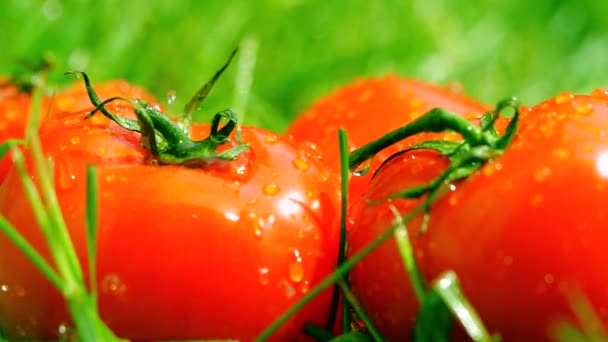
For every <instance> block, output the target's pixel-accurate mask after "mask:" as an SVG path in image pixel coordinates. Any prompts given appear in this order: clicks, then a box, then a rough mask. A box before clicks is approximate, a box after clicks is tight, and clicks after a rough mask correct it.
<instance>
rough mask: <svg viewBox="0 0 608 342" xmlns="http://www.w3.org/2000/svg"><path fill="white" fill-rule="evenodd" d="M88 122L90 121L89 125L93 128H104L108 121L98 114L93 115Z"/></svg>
mask: <svg viewBox="0 0 608 342" xmlns="http://www.w3.org/2000/svg"><path fill="white" fill-rule="evenodd" d="M90 120H91V123H92V124H93V125H95V126H104V127H105V126H107V124H108V119H107V118H106V117H105V116H103V115H100V114H97V115H93V116H92V117H91V119H90Z"/></svg>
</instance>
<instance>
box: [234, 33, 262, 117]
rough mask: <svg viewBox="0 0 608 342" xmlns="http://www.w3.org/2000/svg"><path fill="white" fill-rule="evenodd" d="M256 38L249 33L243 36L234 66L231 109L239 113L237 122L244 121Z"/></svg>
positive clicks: (253, 67) (255, 54) (254, 61)
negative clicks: (239, 53)
mask: <svg viewBox="0 0 608 342" xmlns="http://www.w3.org/2000/svg"><path fill="white" fill-rule="evenodd" d="M258 45H259V42H258V38H257V36H254V35H250V36H247V37H245V39H243V41H242V42H241V44H240V51H241V56H240V57H239V61H238V64H237V66H236V81H235V87H234V98H233V100H232V104H233V105H232V110H234V111H235V112H236V113H237V114H238V115H239V124H241V125H242V124H243V123H244V122H245V113H246V109H247V102H248V101H249V94H250V93H251V85H252V84H253V79H254V77H253V75H254V71H255V64H256V61H257V53H258Z"/></svg>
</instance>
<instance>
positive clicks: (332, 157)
mask: <svg viewBox="0 0 608 342" xmlns="http://www.w3.org/2000/svg"><path fill="white" fill-rule="evenodd" d="M435 107H443V108H445V109H447V110H450V111H453V112H455V113H458V114H462V115H468V116H478V115H480V114H482V113H484V112H485V111H487V110H488V109H489V108H488V107H487V106H486V105H483V104H480V103H477V102H475V101H474V100H472V99H469V98H468V97H466V96H465V95H463V94H460V93H456V92H454V91H452V90H450V89H447V88H441V87H437V86H434V85H430V84H425V83H421V82H419V81H414V80H407V79H402V78H399V77H397V76H395V75H389V76H387V77H384V78H379V79H370V80H357V81H356V82H355V83H353V84H351V85H349V86H347V87H345V88H342V89H338V90H337V91H336V92H334V93H333V94H330V95H328V96H326V97H325V98H322V99H321V100H319V101H317V102H316V103H315V104H313V105H312V107H311V108H310V109H308V110H306V111H305V112H304V113H302V114H301V115H300V116H299V117H298V118H297V119H296V121H295V122H294V123H293V124H292V126H291V127H290V128H289V130H288V132H287V134H288V135H291V136H293V138H294V139H295V141H297V142H301V143H308V144H309V145H310V144H313V146H314V147H315V148H316V149H317V151H318V152H317V154H318V155H320V158H321V159H322V160H324V161H325V162H326V163H327V164H328V165H330V167H332V168H333V169H334V170H339V168H340V159H339V157H340V154H339V145H338V128H340V127H343V128H345V129H346V130H347V133H348V139H349V141H348V144H349V149H350V150H353V149H355V148H358V147H361V146H362V145H365V144H366V143H368V142H370V141H372V140H375V139H377V138H378V137H380V136H382V135H383V134H385V133H388V132H389V131H391V130H393V129H395V128H397V127H401V126H403V125H405V124H407V123H408V122H410V121H412V120H413V119H416V118H418V117H419V116H420V115H422V114H424V113H426V112H427V111H429V110H431V109H433V108H435ZM452 136H453V135H451V134H448V135H446V139H450V138H451V137H452ZM421 140H422V137H421V136H416V137H412V138H410V139H407V140H404V141H402V142H401V143H400V144H397V145H394V146H392V147H391V148H388V149H386V150H384V151H382V152H381V153H379V154H377V155H376V157H375V158H374V160H373V163H372V165H370V166H371V171H373V170H375V169H376V168H377V167H378V166H380V164H382V162H383V161H384V160H386V159H387V158H388V157H389V156H390V155H392V154H393V153H395V152H397V151H399V150H402V149H405V148H408V147H410V146H412V145H413V144H415V143H417V142H419V141H421ZM372 174H373V172H368V173H367V174H366V175H364V176H361V177H353V178H352V179H351V180H350V184H349V196H350V199H353V200H354V199H356V198H358V197H359V196H360V195H361V193H363V191H364V190H365V188H366V187H367V184H368V183H369V180H370V178H371V175H372Z"/></svg>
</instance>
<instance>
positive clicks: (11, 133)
mask: <svg viewBox="0 0 608 342" xmlns="http://www.w3.org/2000/svg"><path fill="white" fill-rule="evenodd" d="M96 89H97V91H98V95H99V96H100V98H101V100H105V99H107V98H109V97H110V96H115V95H122V96H125V97H132V98H143V99H145V100H147V101H148V102H150V103H153V104H155V105H158V104H157V102H156V100H154V98H153V97H152V96H151V95H149V94H148V93H147V92H146V91H145V90H143V89H142V88H140V87H136V86H133V85H131V84H129V83H127V82H126V81H120V80H117V81H112V82H107V83H102V84H99V85H98V86H97V87H96ZM30 102H31V94H30V93H27V92H21V91H19V89H18V88H17V87H16V86H15V85H14V84H12V83H10V81H9V80H8V79H6V80H4V79H0V144H1V143H4V142H5V141H6V140H8V139H23V138H24V136H25V127H26V125H27V120H28V117H29V113H30ZM49 105H51V108H49ZM92 109H94V106H93V105H91V101H90V100H89V98H88V96H87V92H86V89H85V87H84V86H83V85H82V83H81V82H78V83H74V84H73V85H72V86H70V87H68V88H67V89H64V90H61V91H60V92H59V93H57V94H56V95H48V96H45V97H44V98H43V99H42V103H41V119H42V120H44V119H46V118H48V117H58V116H71V115H76V114H83V113H86V112H89V111H91V110H92ZM108 109H110V110H113V111H114V112H117V113H122V114H125V113H129V111H130V109H129V107H128V106H126V105H125V104H124V103H118V102H117V103H115V104H110V105H109V106H108ZM77 120H80V118H79V119H77ZM11 165H12V162H11V159H10V157H8V156H5V158H2V160H0V184H2V181H3V180H4V178H5V177H6V174H7V173H8V170H9V169H10V167H11Z"/></svg>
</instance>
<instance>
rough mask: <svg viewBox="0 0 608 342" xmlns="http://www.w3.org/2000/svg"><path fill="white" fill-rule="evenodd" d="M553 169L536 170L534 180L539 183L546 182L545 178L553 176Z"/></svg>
mask: <svg viewBox="0 0 608 342" xmlns="http://www.w3.org/2000/svg"><path fill="white" fill-rule="evenodd" d="M551 172H552V171H551V169H550V168H548V167H543V168H541V169H538V170H536V172H534V180H535V181H537V182H538V183H541V182H542V181H544V180H545V178H547V177H549V176H550V175H551Z"/></svg>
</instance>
